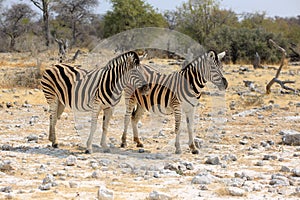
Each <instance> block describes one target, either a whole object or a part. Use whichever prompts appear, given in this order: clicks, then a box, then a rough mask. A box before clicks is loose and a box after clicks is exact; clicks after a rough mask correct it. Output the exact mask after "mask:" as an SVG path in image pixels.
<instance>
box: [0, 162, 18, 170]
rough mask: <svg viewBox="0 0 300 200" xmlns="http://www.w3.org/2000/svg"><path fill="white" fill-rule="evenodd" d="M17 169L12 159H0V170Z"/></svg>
mask: <svg viewBox="0 0 300 200" xmlns="http://www.w3.org/2000/svg"><path fill="white" fill-rule="evenodd" d="M12 170H15V167H14V166H13V164H12V162H11V161H10V160H3V161H2V160H0V171H4V172H5V171H12Z"/></svg>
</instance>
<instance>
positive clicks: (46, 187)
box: [39, 183, 52, 190]
mask: <svg viewBox="0 0 300 200" xmlns="http://www.w3.org/2000/svg"><path fill="white" fill-rule="evenodd" d="M51 187H52V184H51V183H47V184H42V185H40V187H39V189H40V190H50V189H51Z"/></svg>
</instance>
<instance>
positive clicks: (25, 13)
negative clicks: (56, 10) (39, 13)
mask: <svg viewBox="0 0 300 200" xmlns="http://www.w3.org/2000/svg"><path fill="white" fill-rule="evenodd" d="M34 16H35V12H34V11H33V10H32V9H31V8H30V7H29V6H28V5H27V4H24V3H20V4H13V5H12V6H11V8H10V9H8V10H7V11H5V12H3V13H2V17H1V26H2V32H3V33H4V34H5V35H7V36H8V37H9V38H10V43H9V49H10V50H12V51H13V50H15V43H16V38H18V37H19V36H21V35H22V34H24V33H26V32H27V31H28V29H29V27H30V23H31V20H32V18H33V17H34Z"/></svg>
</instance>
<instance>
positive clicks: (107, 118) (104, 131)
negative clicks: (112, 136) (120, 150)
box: [100, 108, 113, 152]
mask: <svg viewBox="0 0 300 200" xmlns="http://www.w3.org/2000/svg"><path fill="white" fill-rule="evenodd" d="M103 111H104V113H103V124H102V138H101V143H100V145H101V146H102V147H103V149H104V152H109V148H108V146H107V144H106V135H107V130H108V125H109V121H110V118H111V116H112V113H113V108H107V109H105V110H103Z"/></svg>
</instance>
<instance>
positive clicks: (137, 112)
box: [131, 105, 144, 147]
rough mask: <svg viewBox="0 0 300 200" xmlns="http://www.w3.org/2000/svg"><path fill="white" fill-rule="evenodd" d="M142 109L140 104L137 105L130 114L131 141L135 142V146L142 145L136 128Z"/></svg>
mask: <svg viewBox="0 0 300 200" xmlns="http://www.w3.org/2000/svg"><path fill="white" fill-rule="evenodd" d="M143 114H144V110H143V108H142V107H141V106H140V105H137V108H136V110H135V111H133V112H132V115H131V125H132V131H133V141H134V142H135V143H136V147H144V145H143V143H142V142H141V141H140V139H139V132H138V128H137V123H138V122H139V120H140V118H141V117H142V116H143Z"/></svg>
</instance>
